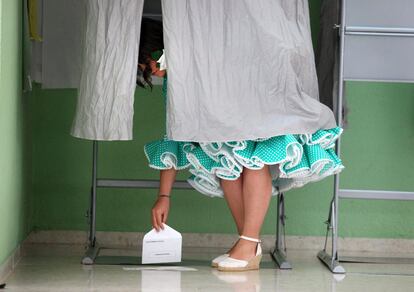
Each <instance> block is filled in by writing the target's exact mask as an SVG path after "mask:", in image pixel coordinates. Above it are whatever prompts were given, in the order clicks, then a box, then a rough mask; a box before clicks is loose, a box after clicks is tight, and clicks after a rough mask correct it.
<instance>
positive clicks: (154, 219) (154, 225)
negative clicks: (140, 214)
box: [151, 211, 159, 232]
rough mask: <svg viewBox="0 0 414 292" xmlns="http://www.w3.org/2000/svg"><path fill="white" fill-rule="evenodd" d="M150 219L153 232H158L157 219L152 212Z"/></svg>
mask: <svg viewBox="0 0 414 292" xmlns="http://www.w3.org/2000/svg"><path fill="white" fill-rule="evenodd" d="M151 218H152V227H154V228H155V230H157V232H158V231H159V228H158V224H157V219H156V218H155V213H154V211H152V216H151Z"/></svg>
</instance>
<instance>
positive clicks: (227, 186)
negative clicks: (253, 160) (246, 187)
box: [220, 176, 244, 234]
mask: <svg viewBox="0 0 414 292" xmlns="http://www.w3.org/2000/svg"><path fill="white" fill-rule="evenodd" d="M220 184H221V188H222V189H223V192H224V198H225V199H226V202H227V205H228V207H229V209H230V211H231V214H232V216H233V219H234V222H235V223H236V226H237V231H238V233H239V234H242V231H243V223H244V208H243V177H242V176H240V177H239V178H238V179H237V180H225V179H221V180H220Z"/></svg>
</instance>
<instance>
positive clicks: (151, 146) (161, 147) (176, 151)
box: [144, 138, 191, 170]
mask: <svg viewBox="0 0 414 292" xmlns="http://www.w3.org/2000/svg"><path fill="white" fill-rule="evenodd" d="M186 144H190V143H188V142H180V141H174V140H168V139H166V138H164V139H161V140H156V141H152V142H150V143H147V144H145V146H144V152H145V156H146V157H147V159H148V162H149V166H150V167H151V168H154V169H158V170H165V169H171V168H175V169H176V170H182V169H185V168H188V167H190V166H191V164H190V162H189V161H188V159H187V154H186V153H185V152H184V150H183V149H184V147H185V145H186Z"/></svg>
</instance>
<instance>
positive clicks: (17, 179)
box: [0, 0, 33, 264]
mask: <svg viewBox="0 0 414 292" xmlns="http://www.w3.org/2000/svg"><path fill="white" fill-rule="evenodd" d="M0 3H1V4H0V150H1V151H0V173H1V175H0V264H2V263H3V262H4V261H5V260H6V259H7V257H8V256H9V255H10V254H11V253H12V252H13V251H14V249H15V248H16V247H17V245H18V244H19V243H20V242H21V241H22V240H23V239H24V238H25V237H26V236H27V234H28V233H29V232H30V230H31V221H30V218H31V212H32V207H33V202H32V201H31V200H32V197H31V185H30V181H31V178H30V177H31V169H32V168H31V134H30V132H31V130H30V127H31V125H30V123H29V120H30V113H29V106H30V105H29V104H28V103H29V101H30V99H29V96H27V95H24V94H23V93H22V90H21V88H22V82H21V80H22V69H21V68H22V57H21V56H22V37H21V31H22V25H21V23H22V17H21V15H22V5H21V1H16V0H2V1H1V2H0Z"/></svg>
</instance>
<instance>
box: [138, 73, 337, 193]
mask: <svg viewBox="0 0 414 292" xmlns="http://www.w3.org/2000/svg"><path fill="white" fill-rule="evenodd" d="M166 86H167V79H166V78H165V79H164V86H163V95H164V98H165V99H166V98H167V96H166V92H167V90H166ZM342 131H343V130H342V128H340V127H336V128H332V129H325V130H323V129H321V130H318V131H316V132H315V133H313V134H289V135H281V136H274V137H271V138H268V139H257V140H244V141H229V142H216V143H198V142H191V141H189V142H181V141H174V140H169V139H167V137H166V136H164V138H163V139H160V140H156V141H152V142H150V143H148V144H146V145H145V147H144V151H145V154H146V157H147V159H148V161H149V166H150V167H151V168H154V169H159V170H163V169H170V168H175V169H177V170H181V169H186V168H188V169H189V171H190V174H191V175H190V177H189V179H188V182H189V183H190V184H191V185H192V186H193V187H194V188H195V189H196V190H198V191H199V192H200V193H202V194H204V195H207V196H210V197H223V190H222V189H221V187H220V179H227V180H236V179H237V178H238V177H240V175H241V173H242V172H243V168H244V167H247V168H249V169H260V168H262V167H263V166H264V165H269V166H270V171H271V174H272V182H273V192H272V195H277V194H278V193H279V192H284V191H287V190H289V189H292V188H297V187H302V186H303V185H305V184H306V183H308V182H313V181H318V180H321V179H323V178H325V177H327V176H330V175H333V174H335V173H338V172H340V171H341V170H342V169H343V168H344V166H343V165H342V162H341V160H340V159H339V158H338V156H337V155H336V154H335V151H334V146H335V141H336V139H338V137H339V136H340V135H341V133H342Z"/></svg>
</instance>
